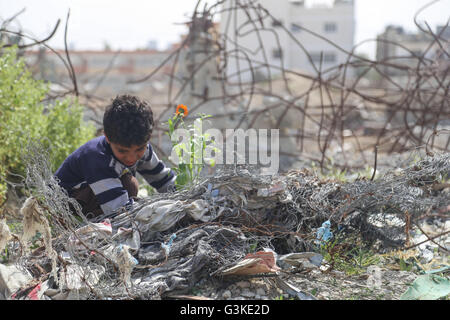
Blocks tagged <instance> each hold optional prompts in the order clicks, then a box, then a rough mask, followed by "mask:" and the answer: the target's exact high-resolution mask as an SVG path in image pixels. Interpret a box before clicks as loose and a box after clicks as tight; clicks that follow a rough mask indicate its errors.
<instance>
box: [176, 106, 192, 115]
mask: <svg viewBox="0 0 450 320" xmlns="http://www.w3.org/2000/svg"><path fill="white" fill-rule="evenodd" d="M180 110H182V112H180ZM180 113H182V114H183V118H184V117H186V116H187V115H188V113H189V111H188V108H187V107H186V106H185V105H184V104H179V105H178V106H177V111H176V112H175V114H176V115H179V114H180Z"/></svg>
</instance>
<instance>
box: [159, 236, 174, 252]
mask: <svg viewBox="0 0 450 320" xmlns="http://www.w3.org/2000/svg"><path fill="white" fill-rule="evenodd" d="M176 237H177V235H176V234H175V233H174V234H172V235H171V236H170V239H169V241H168V242H167V244H165V243H161V247H162V248H163V249H164V252H165V253H166V256H168V255H169V253H170V247H172V242H173V240H174V239H175V238H176Z"/></svg>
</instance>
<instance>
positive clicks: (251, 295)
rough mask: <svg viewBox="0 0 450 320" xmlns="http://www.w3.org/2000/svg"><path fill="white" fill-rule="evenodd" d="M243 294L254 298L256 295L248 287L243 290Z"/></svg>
mask: <svg viewBox="0 0 450 320" xmlns="http://www.w3.org/2000/svg"><path fill="white" fill-rule="evenodd" d="M241 296H243V297H246V298H253V297H254V296H255V293H254V292H253V291H250V290H248V289H244V290H242V292H241Z"/></svg>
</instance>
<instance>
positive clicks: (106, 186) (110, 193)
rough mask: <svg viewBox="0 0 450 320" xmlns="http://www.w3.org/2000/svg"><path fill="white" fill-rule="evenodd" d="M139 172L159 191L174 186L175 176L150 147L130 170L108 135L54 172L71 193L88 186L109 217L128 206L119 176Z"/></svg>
mask: <svg viewBox="0 0 450 320" xmlns="http://www.w3.org/2000/svg"><path fill="white" fill-rule="evenodd" d="M136 171H137V172H139V174H140V175H142V177H143V178H144V179H145V180H146V181H147V182H148V183H149V184H150V185H151V186H152V187H154V188H155V189H156V190H157V191H158V192H167V191H169V190H170V189H171V188H173V187H174V185H175V178H176V176H175V174H174V172H173V171H172V170H171V169H169V168H167V167H166V166H165V165H164V163H163V162H162V161H161V160H159V159H158V157H157V156H156V154H155V152H154V151H153V148H152V146H151V145H150V144H148V145H147V150H146V151H145V154H144V156H143V157H142V158H141V159H140V160H139V161H137V162H136V163H135V164H134V165H133V166H131V167H127V166H126V165H124V164H122V163H121V162H120V161H119V160H117V159H116V157H115V156H114V154H113V152H112V150H111V146H110V145H109V143H108V142H106V139H105V136H101V137H97V138H94V139H92V140H90V141H88V142H87V143H85V144H84V145H82V146H81V147H79V148H78V149H77V150H75V151H74V152H73V153H72V154H71V155H69V156H68V157H67V159H66V160H64V162H63V163H62V164H61V166H60V167H59V168H58V170H57V171H56V173H55V176H56V177H57V179H58V180H59V184H60V186H61V187H63V188H64V189H66V190H67V192H68V193H69V196H70V195H71V191H72V190H74V189H79V188H82V187H84V186H87V185H89V186H90V187H91V189H92V191H93V192H94V194H95V195H96V197H97V200H98V202H99V204H100V208H101V209H102V210H103V212H104V213H106V214H108V213H111V212H113V211H114V210H116V209H118V208H120V207H122V206H124V205H126V204H128V203H129V201H130V199H129V198H128V193H127V191H126V190H125V189H124V187H123V185H122V183H121V181H120V177H121V176H122V175H123V174H125V173H127V172H131V174H133V176H134V175H136Z"/></svg>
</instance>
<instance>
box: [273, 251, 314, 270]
mask: <svg viewBox="0 0 450 320" xmlns="http://www.w3.org/2000/svg"><path fill="white" fill-rule="evenodd" d="M322 260H323V256H322V255H321V254H319V253H316V252H296V253H288V254H285V255H283V256H280V257H279V258H278V261H277V262H278V263H279V264H280V265H281V266H286V267H288V266H291V267H297V268H298V267H303V268H309V267H311V265H312V267H320V265H321V264H322Z"/></svg>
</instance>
